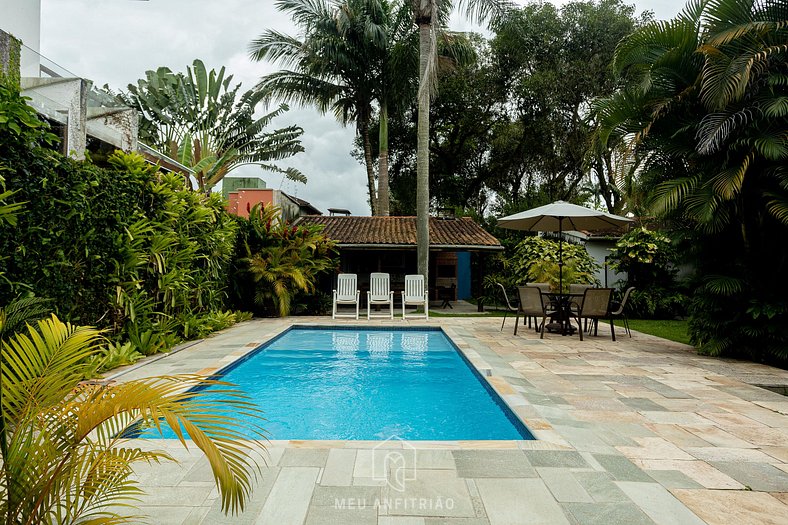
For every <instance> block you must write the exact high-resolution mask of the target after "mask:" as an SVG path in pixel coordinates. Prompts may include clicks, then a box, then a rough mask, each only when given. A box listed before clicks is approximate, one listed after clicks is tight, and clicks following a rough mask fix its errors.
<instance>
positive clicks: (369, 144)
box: [359, 121, 378, 215]
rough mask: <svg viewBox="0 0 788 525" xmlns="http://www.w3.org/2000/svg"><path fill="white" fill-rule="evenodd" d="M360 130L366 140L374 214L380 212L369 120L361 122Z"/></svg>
mask: <svg viewBox="0 0 788 525" xmlns="http://www.w3.org/2000/svg"><path fill="white" fill-rule="evenodd" d="M359 132H360V133H361V139H362V141H363V142H364V164H366V167H367V189H368V190H369V208H370V211H371V212H372V215H377V214H378V197H377V194H376V192H375V171H374V161H373V160H372V141H371V140H370V139H369V122H368V121H363V122H361V123H359Z"/></svg>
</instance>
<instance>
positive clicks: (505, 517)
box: [115, 317, 788, 525]
mask: <svg viewBox="0 0 788 525" xmlns="http://www.w3.org/2000/svg"><path fill="white" fill-rule="evenodd" d="M500 323H501V320H500V318H497V319H496V318H484V317H473V318H470V317H466V318H439V319H436V320H432V321H430V322H429V323H425V322H424V321H408V322H407V323H402V322H401V321H399V320H395V321H394V322H393V323H392V322H391V321H388V320H379V321H372V322H371V323H369V322H367V321H366V320H359V321H354V320H342V321H331V320H330V319H325V318H295V319H287V320H255V321H250V322H247V323H243V324H241V325H239V326H236V327H234V328H232V329H230V330H227V331H225V332H223V333H219V334H216V335H215V336H214V337H212V338H209V339H207V340H205V341H202V342H200V343H198V344H195V345H192V346H190V347H188V348H185V349H184V350H182V351H180V352H177V353H172V354H171V355H168V356H166V357H164V358H159V359H156V360H152V361H151V362H149V363H146V364H145V363H143V364H141V366H135V367H131V368H129V369H126V370H121V371H120V373H121V375H116V377H115V380H117V381H125V380H128V379H132V378H140V377H148V376H152V375H163V374H170V373H209V372H210V371H212V370H215V369H216V368H219V367H221V366H224V365H226V364H227V363H229V362H231V361H232V360H234V359H236V358H238V357H240V356H242V355H244V354H245V353H247V352H249V351H251V350H253V349H254V348H255V347H256V346H258V345H259V344H260V343H262V342H264V341H266V340H267V339H269V338H271V337H273V336H275V335H276V334H278V333H279V332H280V331H281V330H283V329H285V328H286V327H287V326H289V325H290V324H325V325H331V324H345V325H348V324H350V325H354V324H358V325H361V326H364V325H367V324H373V325H390V324H393V325H395V326H398V325H403V324H407V325H411V326H414V325H415V326H419V325H424V324H429V325H437V326H441V327H442V328H443V329H444V330H445V331H446V332H447V334H448V335H449V336H450V337H452V339H453V340H454V341H455V342H456V343H457V344H458V346H459V347H460V348H461V349H462V350H463V351H464V352H465V353H466V355H467V356H468V358H469V359H470V360H471V361H472V362H473V363H474V364H475V365H476V366H477V367H478V368H480V369H488V370H490V373H491V375H490V377H489V379H490V384H491V385H492V386H493V388H495V389H496V390H497V391H498V392H499V393H500V394H501V396H502V398H503V399H504V400H505V401H506V402H507V403H508V404H509V406H510V407H512V409H513V410H514V411H515V412H516V413H517V414H519V415H520V417H522V418H523V420H524V422H525V423H526V425H528V427H529V429H531V431H532V432H533V433H534V435H535V436H536V437H537V438H538V440H536V441H511V442H471V441H467V442H416V443H413V444H414V445H415V446H414V449H412V450H411V449H410V448H409V446H408V445H405V446H403V445H402V444H401V443H396V442H394V443H386V444H385V447H386V451H388V450H389V449H391V450H396V451H397V452H398V453H399V454H400V459H401V464H398V465H397V466H395V467H391V466H390V465H383V464H382V463H381V462H383V456H382V455H381V450H380V449H376V447H377V446H378V445H379V444H378V443H376V442H352V441H332V442H310V441H289V442H282V441H273V442H271V443H270V444H269V446H268V451H267V456H268V459H267V465H266V466H264V467H262V472H261V474H260V475H259V476H258V480H257V483H256V486H255V491H254V493H253V495H252V497H251V499H250V501H249V503H248V506H247V510H246V511H245V512H244V513H242V514H240V515H236V516H225V515H223V514H222V513H221V512H220V500H219V495H218V492H217V490H216V489H215V487H214V485H213V477H212V474H211V472H210V469H209V468H208V464H207V461H206V460H205V458H203V457H202V455H201V453H200V452H199V451H184V450H183V449H182V448H181V446H180V444H179V443H177V442H174V441H167V440H147V441H143V440H136V443H138V444H139V445H140V446H142V447H146V448H165V449H166V450H167V451H168V452H170V453H171V454H172V455H173V456H175V457H176V458H178V459H179V460H181V465H177V464H167V463H165V464H162V465H152V466H148V465H141V466H139V467H138V468H137V469H136V476H137V479H138V480H139V481H140V484H141V486H142V488H143V489H144V490H145V492H146V495H145V496H143V497H142V498H141V501H140V503H139V506H140V510H141V513H143V514H145V515H147V516H149V522H151V523H156V524H161V525H167V524H174V525H176V524H177V525H187V524H194V525H210V524H223V523H233V524H236V523H240V524H243V523H248V524H269V523H270V524H272V525H289V524H299V525H301V524H342V525H353V524H364V525H366V524H376V525H438V524H443V525H480V524H484V525H498V524H518V525H519V524H528V523H538V524H545V525H549V524H584V525H585V524H596V523H598V524H604V525H613V524H616V523H620V524H625V525H633V524H640V523H643V524H655V523H656V524H658V525H663V524H674V523H675V524H682V525H683V524H687V525H693V524H695V523H709V524H729V523H736V524H737V525H747V524H759V525H760V524H775V525H777V524H784V523H788V415H786V412H788V399H786V398H785V397H784V396H781V395H779V394H777V393H775V392H772V391H770V390H766V389H763V388H759V387H757V386H754V385H753V384H750V383H754V384H768V385H777V386H780V385H783V386H788V372H786V371H784V370H779V369H775V368H770V367H767V366H763V365H760V364H756V363H747V362H739V361H733V360H721V359H711V358H706V357H700V356H697V355H695V353H694V352H693V350H692V349H691V348H689V347H687V346H684V345H681V344H679V343H674V342H671V341H665V340H662V339H659V338H656V337H653V336H649V335H645V334H640V333H637V332H633V337H632V338H629V337H619V340H618V341H617V342H612V341H611V340H610V337H609V333H608V332H607V331H605V329H604V327H600V332H599V336H598V337H593V336H589V337H587V338H586V340H585V341H583V342H580V341H579V339H578V338H577V337H576V336H575V337H562V336H559V335H545V339H543V340H540V339H539V336H538V334H536V333H535V332H534V331H533V330H532V329H531V330H528V329H526V328H521V329H520V331H519V332H518V335H517V336H512V333H511V330H512V328H513V325H512V324H509V325H508V326H507V327H505V328H504V331H503V332H501V331H500ZM384 463H385V462H384ZM387 466H388V467H389V468H388V470H387ZM381 471H383V472H385V476H384V477H383V478H382V479H381V475H380V472H381Z"/></svg>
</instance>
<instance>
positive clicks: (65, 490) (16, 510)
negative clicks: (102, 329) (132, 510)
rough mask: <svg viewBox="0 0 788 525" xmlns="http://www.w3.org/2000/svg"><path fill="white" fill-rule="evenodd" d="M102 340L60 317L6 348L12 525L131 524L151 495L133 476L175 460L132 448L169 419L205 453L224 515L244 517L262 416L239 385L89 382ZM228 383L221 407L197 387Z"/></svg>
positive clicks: (0, 478) (1, 474)
mask: <svg viewBox="0 0 788 525" xmlns="http://www.w3.org/2000/svg"><path fill="white" fill-rule="evenodd" d="M100 346H101V337H100V333H99V332H98V331H96V330H94V329H92V328H88V327H77V326H72V325H70V324H68V323H63V322H61V321H60V320H59V319H58V318H57V317H55V316H52V317H51V318H50V319H46V320H42V321H40V322H39V323H38V324H37V326H35V327H32V326H31V327H29V329H28V331H27V333H19V334H16V335H15V336H13V337H11V338H10V339H8V340H6V341H3V342H2V356H3V362H2V391H3V398H2V422H3V434H2V438H3V439H2V441H1V442H2V444H3V450H2V458H3V461H2V467H0V516H2V518H3V521H4V523H19V524H30V525H32V524H38V523H63V524H69V523H126V522H127V521H128V520H129V519H133V518H132V517H131V516H126V515H124V514H125V512H126V511H124V510H123V509H127V508H128V507H129V506H130V504H131V503H133V500H134V499H135V498H136V497H137V496H138V495H139V494H140V493H141V491H140V489H139V487H138V486H137V482H136V481H134V479H133V478H132V477H131V474H132V467H133V465H134V464H135V463H140V462H148V463H151V462H161V461H173V460H174V459H173V457H172V456H170V455H169V454H167V453H166V452H163V451H155V450H154V451H148V450H144V449H142V448H140V447H136V446H134V445H131V444H130V443H129V442H128V440H127V439H126V438H125V437H124V436H125V435H126V432H127V431H128V430H129V429H130V428H131V426H132V425H133V424H135V422H137V421H139V422H141V423H142V424H143V426H156V427H158V426H159V425H161V423H160V420H164V421H166V422H167V424H169V425H170V427H171V428H172V429H173V430H174V431H175V433H176V435H177V436H178V437H179V439H180V440H181V442H182V443H183V444H184V446H185V441H184V440H185V439H186V436H188V437H189V438H191V440H192V442H193V443H194V445H195V446H197V447H198V448H199V449H200V450H202V451H203V452H204V453H205V456H206V458H207V459H208V462H209V463H210V465H211V469H212V470H213V473H214V477H215V479H216V484H217V487H218V489H219V492H220V494H221V501H222V509H223V510H224V511H225V512H232V513H236V512H239V511H241V510H243V508H244V506H245V504H246V502H247V500H248V497H249V495H250V493H251V490H252V481H253V476H254V469H255V467H256V461H255V458H254V456H253V455H247V454H248V453H249V452H250V451H251V452H252V453H253V452H254V451H255V450H257V449H259V445H258V444H257V443H256V442H249V441H246V442H241V441H239V440H240V439H241V438H244V437H245V436H244V431H245V430H251V431H252V432H255V433H257V434H258V435H262V430H260V429H259V427H258V426H257V425H256V423H251V424H246V423H244V422H243V421H241V420H240V418H242V417H250V418H252V419H251V421H259V417H260V414H259V411H258V410H257V409H256V408H254V407H253V406H252V405H251V404H250V403H249V402H248V401H247V400H246V398H245V397H244V396H243V395H242V394H241V393H240V392H239V391H237V390H235V389H233V388H231V387H230V386H229V385H226V384H224V383H220V382H217V381H207V380H205V379H203V378H201V377H198V376H172V377H154V378H149V379H143V380H136V381H129V382H126V383H118V384H100V383H94V382H92V383H85V382H83V381H82V380H83V378H84V377H85V375H86V374H89V373H91V372H92V370H93V369H94V364H93V360H92V359H91V358H92V357H94V356H96V355H97V354H98V353H99V349H100ZM208 384H211V385H221V386H223V387H224V388H222V389H221V391H220V394H221V396H222V397H223V398H224V399H221V400H211V399H210V398H208V397H206V396H205V394H204V393H203V391H201V390H195V391H187V390H186V389H188V388H189V387H196V386H204V385H208Z"/></svg>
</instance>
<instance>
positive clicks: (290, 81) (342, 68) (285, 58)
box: [250, 0, 380, 215]
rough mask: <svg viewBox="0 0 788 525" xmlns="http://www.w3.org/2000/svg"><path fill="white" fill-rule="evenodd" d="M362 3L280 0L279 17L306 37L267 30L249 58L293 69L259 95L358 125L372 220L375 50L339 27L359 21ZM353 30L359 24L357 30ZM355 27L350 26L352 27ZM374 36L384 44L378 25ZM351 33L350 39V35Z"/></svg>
mask: <svg viewBox="0 0 788 525" xmlns="http://www.w3.org/2000/svg"><path fill="white" fill-rule="evenodd" d="M356 4H358V2H347V3H345V4H339V3H338V2H330V1H329V0H281V1H279V2H277V8H278V9H279V10H280V11H283V12H285V13H288V14H289V15H290V16H291V17H292V19H293V21H294V22H295V24H296V25H297V26H298V27H299V29H300V30H301V32H302V33H303V37H302V38H303V39H302V40H299V39H298V38H295V37H292V36H289V35H286V34H283V33H281V32H279V31H276V30H273V29H269V30H266V31H265V32H264V33H263V34H262V35H260V37H258V38H257V39H256V40H254V41H253V42H252V44H251V47H250V52H251V57H252V59H254V60H257V61H261V60H265V59H270V60H272V61H274V62H279V63H280V64H281V65H282V66H283V67H285V68H289V69H284V70H282V71H278V72H276V73H272V74H270V75H267V76H265V77H263V78H262V79H261V80H260V82H259V83H258V85H257V90H258V92H259V93H261V94H264V95H265V96H268V97H272V96H274V97H277V98H279V99H280V100H283V101H284V102H296V103H299V104H302V105H314V106H316V107H317V109H318V110H319V111H320V112H321V113H327V112H329V111H331V112H332V113H334V115H335V117H336V118H337V120H339V121H340V122H341V123H342V124H343V125H347V124H350V123H354V124H355V125H356V131H357V133H358V134H359V136H360V137H361V138H362V141H363V147H364V161H365V165H366V170H367V187H368V191H369V201H370V208H371V209H372V214H373V215H376V214H377V193H376V191H375V174H374V160H373V156H372V141H371V139H370V129H369V127H370V120H371V118H372V114H373V101H374V97H375V84H376V76H375V75H376V71H375V69H374V67H371V65H370V58H371V57H370V55H371V54H372V52H373V50H374V49H373V45H372V44H370V43H368V42H367V41H365V40H363V39H361V40H359V39H356V38H353V37H354V36H355V35H354V34H353V33H352V32H349V31H348V30H347V28H344V29H343V28H342V27H341V26H340V24H339V23H338V21H339V19H340V17H344V18H345V19H347V20H352V19H354V18H356V16H357V13H355V12H354V11H352V8H353V7H355V6H356ZM353 26H355V24H353ZM351 27H352V26H351ZM371 31H372V32H373V33H375V34H377V37H378V38H380V31H376V28H375V26H374V25H372V26H371ZM349 33H350V34H349Z"/></svg>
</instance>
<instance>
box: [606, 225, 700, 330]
mask: <svg viewBox="0 0 788 525" xmlns="http://www.w3.org/2000/svg"><path fill="white" fill-rule="evenodd" d="M677 258H678V252H677V250H676V248H675V247H674V245H673V242H672V241H671V239H670V238H669V237H668V236H667V235H665V234H663V233H660V232H655V231H651V230H648V229H646V228H637V229H634V230H631V231H630V232H628V233H627V234H625V235H624V236H623V237H621V239H620V240H619V241H618V242H617V243H616V247H615V248H613V250H612V251H611V254H610V261H611V264H610V266H611V268H613V269H614V270H616V271H618V272H625V273H626V274H627V282H626V284H625V285H624V288H627V287H629V286H634V287H635V291H634V292H632V295H631V296H630V298H629V303H628V307H627V308H628V310H629V315H630V316H631V317H639V318H642V319H673V318H675V317H681V316H684V315H686V313H687V303H688V299H687V296H686V295H685V294H684V293H683V292H682V291H681V290H680V288H679V286H678V284H677V282H676V274H677V273H678V270H677V267H676V261H677Z"/></svg>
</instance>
